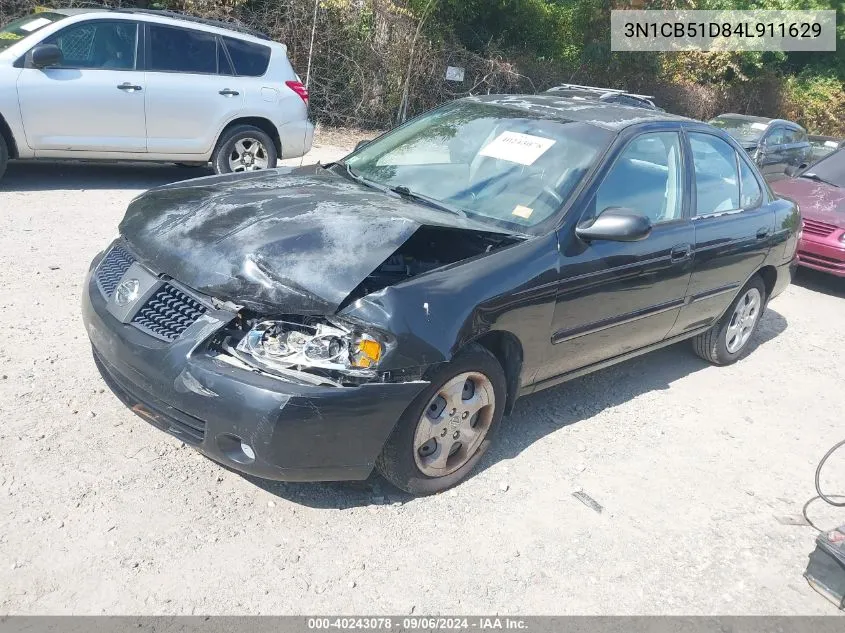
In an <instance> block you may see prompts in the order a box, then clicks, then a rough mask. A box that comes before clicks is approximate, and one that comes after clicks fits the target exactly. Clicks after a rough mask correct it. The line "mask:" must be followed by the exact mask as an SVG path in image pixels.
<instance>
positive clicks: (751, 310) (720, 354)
mask: <svg viewBox="0 0 845 633" xmlns="http://www.w3.org/2000/svg"><path fill="white" fill-rule="evenodd" d="M765 308H766V286H765V284H764V283H763V280H762V279H761V278H760V276H759V275H754V276H753V277H752V278H751V279H750V280H749V281H748V283H747V284H745V286H744V287H743V288H742V290H740V291H739V294H738V295H737V296H736V299H734V300H733V303H731V305H730V307H729V308H728V310H727V312H725V314H724V316H723V317H722V318H721V319H719V321H718V322H717V323H716V324H715V325H714V326H713V327H712V328H710V329H709V330H707V331H706V332H704V333H703V334H699V335H698V336H696V337H695V338H694V339H693V340H692V344H693V349H694V350H695V353H696V354H698V355H699V356H700V357H701V358H703V359H704V360H706V361H709V362H711V363H713V364H714V365H731V364H733V363H735V362H736V361H738V360H739V359H740V358H742V356H743V355H744V354H745V353H747V352H748V350H749V345H748V343H749V341H751V338H752V337H753V336H754V333H755V332H756V331H757V327H758V326H759V325H760V318H761V317H762V316H763V310H765Z"/></svg>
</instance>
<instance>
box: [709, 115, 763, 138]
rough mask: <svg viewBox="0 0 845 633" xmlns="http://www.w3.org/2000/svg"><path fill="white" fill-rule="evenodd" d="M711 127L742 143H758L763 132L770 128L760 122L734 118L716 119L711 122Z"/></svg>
mask: <svg viewBox="0 0 845 633" xmlns="http://www.w3.org/2000/svg"><path fill="white" fill-rule="evenodd" d="M709 123H710V125H712V126H713V127H717V128H719V129H720V130H724V131H725V132H727V133H728V134H730V135H731V136H733V137H734V138H735V139H736V140H738V141H739V142H741V143H757V142H758V141H759V140H760V137H761V136H763V132H765V131H766V129H767V128H768V127H769V126H768V124H766V123H762V122H760V121H749V120H748V119H737V118H734V117H716V118H715V119H713V120H711V121H709Z"/></svg>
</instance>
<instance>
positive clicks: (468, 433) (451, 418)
mask: <svg viewBox="0 0 845 633" xmlns="http://www.w3.org/2000/svg"><path fill="white" fill-rule="evenodd" d="M429 380H430V381H431V385H429V387H428V388H427V389H425V390H424V391H423V392H422V393H421V394H420V395H419V396H418V397H417V398H416V399H415V400H414V401H413V402H412V403H411V405H410V406H409V407H408V408H407V409H406V410H405V412H404V413H403V414H402V417H401V418H400V419H399V422H398V424H397V425H396V428H395V429H394V431H393V434H392V435H391V436H390V439H388V441H387V443H386V444H385V446H384V448H383V449H382V453H381V455H380V456H379V458H378V460H377V461H376V468H377V469H378V471H379V472H380V473H381V474H382V476H384V478H385V479H387V480H388V481H389V482H390V483H392V484H393V485H394V486H396V487H397V488H399V489H400V490H404V491H405V492H409V493H411V494H413V495H430V494H434V493H437V492H442V491H444V490H447V489H449V488H451V487H452V486H454V485H456V484H457V483H459V482H460V481H461V480H463V479H464V478H465V477H467V475H469V473H470V472H472V470H473V469H474V468H475V466H476V465H477V464H478V461H479V460H480V459H481V457H482V455H484V453H485V452H486V451H487V449H488V448H489V447H490V443H491V442H492V439H493V437H494V435H495V432H496V430H497V429H498V427H499V424H500V423H501V421H502V415H503V413H504V408H505V399H506V397H507V392H506V382H505V372H504V371H503V370H502V366H501V365H500V364H499V361H498V360H496V357H495V356H493V354H491V353H490V352H489V351H488V350H487V349H485V348H484V347H482V346H480V345H475V344H473V345H470V346H469V347H467V348H466V349H465V350H464V351H462V352H461V353H460V354H458V355H457V356H456V357H455V358H454V359H453V360H452V362H450V363H448V364H445V365H442V366H441V367H439V368H437V369H436V370H435V371H434V372H433V373H432V374H431V375H430V376H429Z"/></svg>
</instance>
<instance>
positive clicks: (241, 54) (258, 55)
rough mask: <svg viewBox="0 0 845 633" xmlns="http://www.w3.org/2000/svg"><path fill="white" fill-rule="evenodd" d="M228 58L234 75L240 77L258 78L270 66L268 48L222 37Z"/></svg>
mask: <svg viewBox="0 0 845 633" xmlns="http://www.w3.org/2000/svg"><path fill="white" fill-rule="evenodd" d="M223 41H225V42H226V49H227V50H228V51H229V57H231V58H232V63H233V64H234V65H235V74H236V75H238V76H240V77H260V76H261V75H263V74H264V73H266V72H267V66H268V65H269V64H270V48H269V47H267V46H261V45H260V44H253V43H252V42H244V41H243V40H238V39H235V38H233V37H224V38H223Z"/></svg>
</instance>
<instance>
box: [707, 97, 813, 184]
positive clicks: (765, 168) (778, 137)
mask: <svg viewBox="0 0 845 633" xmlns="http://www.w3.org/2000/svg"><path fill="white" fill-rule="evenodd" d="M710 124H711V125H713V126H715V127H717V128H719V129H720V130H724V131H725V132H727V133H728V134H730V135H731V136H733V137H734V138H735V139H736V140H737V141H739V142H740V143H741V144H742V147H743V149H745V150H746V151H747V152H748V153H749V155H751V156H753V157H754V162H756V163H757V166H758V167H759V168H760V171H761V172H762V173H763V177H764V178H765V179H766V180H767V181H769V182H772V181H774V180H777V179H779V178H785V177H786V171H787V169H789V168H790V167H791V168H793V169H799V168H801V167H806V166H807V165H809V164H810V163H811V162H812V160H813V148H812V147H811V146H810V141H809V139H808V137H807V132H806V131H805V130H804V128H802V127H801V126H800V125H798V124H797V123H793V122H792V121H784V120H783V119H767V118H765V117H759V116H748V115H746V114H720V115H719V116H717V117H716V118H715V119H713V120H711V121H710Z"/></svg>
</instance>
